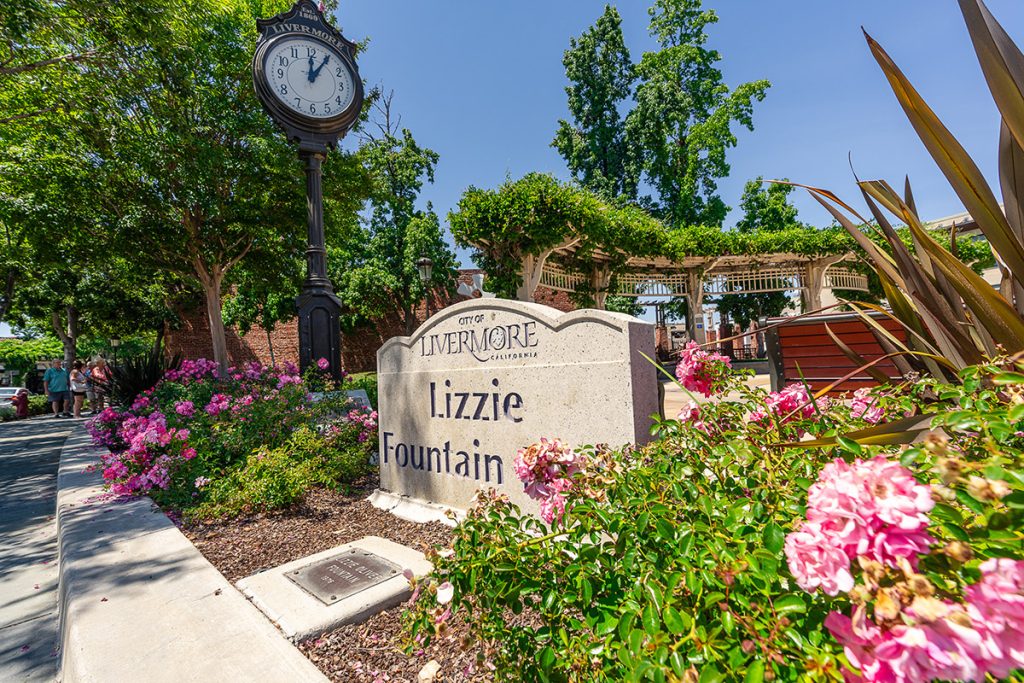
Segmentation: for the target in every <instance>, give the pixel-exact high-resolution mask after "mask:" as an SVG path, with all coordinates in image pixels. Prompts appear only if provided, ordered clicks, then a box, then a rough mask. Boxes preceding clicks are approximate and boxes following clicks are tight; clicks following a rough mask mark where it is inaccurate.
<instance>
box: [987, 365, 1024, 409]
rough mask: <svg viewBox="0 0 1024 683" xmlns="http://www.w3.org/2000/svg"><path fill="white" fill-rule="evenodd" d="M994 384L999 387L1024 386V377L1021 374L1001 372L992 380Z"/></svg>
mask: <svg viewBox="0 0 1024 683" xmlns="http://www.w3.org/2000/svg"><path fill="white" fill-rule="evenodd" d="M992 383H993V384H996V385H998V386H1007V385H1011V384H1024V375H1022V374H1021V373H1019V372H1000V373H999V374H998V375H996V376H995V377H993V378H992ZM1018 419H1019V418H1018Z"/></svg>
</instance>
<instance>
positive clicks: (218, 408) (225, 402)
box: [203, 394, 231, 417]
mask: <svg viewBox="0 0 1024 683" xmlns="http://www.w3.org/2000/svg"><path fill="white" fill-rule="evenodd" d="M230 407H231V397H230V396H228V395H226V394H214V395H213V396H211V397H210V402H209V403H207V404H206V408H204V409H203V410H205V411H206V414H207V415H209V416H210V417H216V416H217V415H220V414H221V413H223V412H224V411H225V410H227V409H228V408H230Z"/></svg>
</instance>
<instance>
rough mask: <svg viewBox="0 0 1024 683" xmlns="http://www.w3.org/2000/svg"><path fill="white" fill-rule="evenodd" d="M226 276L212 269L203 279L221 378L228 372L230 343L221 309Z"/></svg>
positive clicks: (207, 310)
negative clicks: (222, 289) (221, 294)
mask: <svg viewBox="0 0 1024 683" xmlns="http://www.w3.org/2000/svg"><path fill="white" fill-rule="evenodd" d="M223 281H224V274H223V273H222V272H221V271H220V269H219V268H217V267H214V268H211V269H210V271H209V273H208V276H207V277H205V278H202V285H203V294H204V295H205V296H206V317H207V319H208V320H209V321H210V339H211V341H212V342H213V360H215V361H217V365H219V366H220V374H221V376H226V375H227V372H228V342H227V337H226V336H225V334H224V316H223V315H222V314H221V307H220V287H221V283H222V282H223Z"/></svg>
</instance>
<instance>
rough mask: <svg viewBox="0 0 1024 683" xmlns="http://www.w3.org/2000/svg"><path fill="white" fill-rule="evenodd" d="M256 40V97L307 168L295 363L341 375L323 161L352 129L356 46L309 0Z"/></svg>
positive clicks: (357, 88)
mask: <svg viewBox="0 0 1024 683" xmlns="http://www.w3.org/2000/svg"><path fill="white" fill-rule="evenodd" d="M256 25H257V27H258V28H259V31H260V39H259V42H257V44H256V52H255V54H254V55H253V60H252V78H253V84H254V85H255V87H256V95H257V96H258V97H259V99H260V102H262V103H263V108H264V109H265V110H266V111H267V113H268V114H269V115H270V117H271V118H272V119H273V120H274V121H275V123H277V125H278V126H279V127H280V128H281V129H282V130H283V131H284V132H285V135H287V136H288V140H289V141H290V142H293V143H297V144H298V148H299V157H300V158H301V159H302V161H303V165H304V167H305V171H306V205H307V207H308V213H309V216H308V225H307V235H308V246H307V248H306V280H305V282H304V283H303V285H302V294H301V295H300V296H299V297H298V299H297V300H296V305H297V306H298V313H299V362H300V366H301V368H302V370H303V371H305V369H306V368H307V367H309V366H310V365H311V364H313V363H315V362H316V361H317V360H318V359H320V358H326V359H327V360H328V361H329V362H330V364H331V366H330V371H331V374H332V375H333V376H334V377H335V379H340V377H341V323H340V319H339V318H340V313H341V302H340V301H338V298H337V297H336V296H335V295H334V287H333V286H332V285H331V281H330V280H329V279H328V277H327V250H326V249H325V247H324V206H323V190H322V187H321V179H322V173H321V165H322V164H323V161H324V159H325V158H326V157H327V152H328V150H330V149H334V148H335V147H336V146H337V144H338V140H339V139H341V138H342V137H344V136H345V134H346V133H348V131H349V130H350V129H351V128H352V126H353V125H354V124H355V122H356V120H357V119H358V118H359V113H360V111H361V110H362V107H363V83H362V80H361V79H360V78H359V69H358V68H357V67H356V63H355V44H354V43H352V42H350V41H349V40H347V39H346V38H345V37H344V36H343V35H341V32H340V31H338V29H336V28H334V27H333V26H331V25H330V24H328V23H327V22H326V21H324V17H323V14H322V13H321V12H320V10H319V9H318V8H317V6H316V5H315V4H314V3H313V2H311V0H298V2H296V3H295V5H294V6H293V7H292V8H291V9H290V10H288V11H287V12H284V13H282V14H279V15H277V16H276V17H273V18H272V19H261V20H258V21H257V22H256Z"/></svg>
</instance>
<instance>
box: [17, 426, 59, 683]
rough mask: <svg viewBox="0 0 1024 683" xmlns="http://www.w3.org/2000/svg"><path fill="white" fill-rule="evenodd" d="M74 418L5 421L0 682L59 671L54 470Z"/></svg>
mask: <svg viewBox="0 0 1024 683" xmlns="http://www.w3.org/2000/svg"><path fill="white" fill-rule="evenodd" d="M76 422H78V420H71V419H60V420H57V419H54V418H52V417H39V418H33V419H31V420H23V421H19V422H6V423H3V424H0V681H52V680H54V678H55V676H56V674H57V663H58V661H59V653H58V651H57V648H58V644H59V641H58V638H57V524H56V521H55V518H54V516H55V514H56V508H57V468H58V465H59V463H60V451H61V447H62V446H63V445H64V441H65V439H67V437H68V435H69V434H70V433H71V428H72V427H73V426H74V424H75V423H76Z"/></svg>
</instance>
